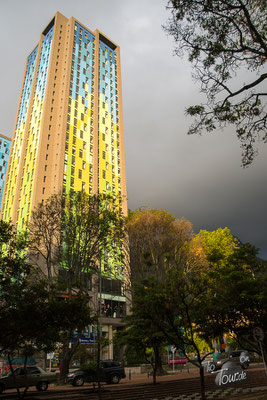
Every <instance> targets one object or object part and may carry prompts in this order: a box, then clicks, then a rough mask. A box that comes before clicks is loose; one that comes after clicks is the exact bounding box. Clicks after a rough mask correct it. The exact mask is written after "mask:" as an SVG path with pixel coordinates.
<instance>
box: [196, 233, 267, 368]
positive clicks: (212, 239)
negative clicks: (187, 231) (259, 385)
mask: <svg viewBox="0 0 267 400" xmlns="http://www.w3.org/2000/svg"><path fill="white" fill-rule="evenodd" d="M223 233H224V234H226V235H224V236H223ZM199 237H200V238H201V241H202V244H203V249H204V251H205V253H206V256H207V261H208V263H209V267H208V268H207V269H206V271H205V275H206V278H207V280H208V288H209V296H208V297H207V300H206V302H205V311H204V312H205V315H207V317H208V318H210V320H211V321H214V322H213V325H212V323H211V324H210V328H211V329H212V330H213V332H214V335H215V336H218V337H219V338H220V342H221V343H223V341H222V335H223V334H229V335H233V336H234V337H235V341H236V343H238V345H239V347H241V348H243V349H246V350H249V351H251V352H257V353H258V354H259V355H261V350H260V346H259V343H258V342H255V341H254V339H253V338H252V328H253V327H254V326H261V327H262V328H263V329H264V330H265V331H266V329H267V314H266V306H265V305H266V299H267V290H266V287H267V285H266V281H267V271H266V263H265V262H262V261H261V260H260V259H258V258H257V252H258V250H257V249H256V248H255V247H254V246H252V245H251V244H249V243H244V244H243V243H240V242H238V240H237V239H234V238H233V236H232V235H231V234H230V231H229V230H228V229H227V228H225V229H224V230H221V229H219V230H217V231H215V232H207V231H201V232H200V234H199ZM231 242H232V243H231ZM262 348H263V353H264V357H265V359H266V360H267V340H266V339H264V341H263V342H262Z"/></svg>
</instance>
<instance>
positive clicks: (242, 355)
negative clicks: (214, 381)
mask: <svg viewBox="0 0 267 400" xmlns="http://www.w3.org/2000/svg"><path fill="white" fill-rule="evenodd" d="M228 361H231V362H233V363H234V364H237V365H240V366H241V367H242V368H243V369H246V368H248V367H249V363H250V359H249V353H248V351H247V350H235V351H232V352H231V353H230V354H229V355H228V354H226V353H223V354H221V357H220V358H218V359H217V360H213V361H209V362H207V363H206V366H207V372H213V371H217V370H219V369H221V367H222V366H223V364H225V363H226V362H228Z"/></svg>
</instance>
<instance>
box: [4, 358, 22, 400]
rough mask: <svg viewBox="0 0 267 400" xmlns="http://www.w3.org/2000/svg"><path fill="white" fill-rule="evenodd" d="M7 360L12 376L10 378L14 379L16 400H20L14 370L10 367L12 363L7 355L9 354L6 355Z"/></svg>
mask: <svg viewBox="0 0 267 400" xmlns="http://www.w3.org/2000/svg"><path fill="white" fill-rule="evenodd" d="M7 358H8V364H9V367H10V371H11V374H12V378H13V379H14V383H15V386H16V390H17V395H18V399H21V396H20V390H19V387H18V384H17V380H16V377H15V375H14V369H13V366H12V361H11V358H10V354H9V353H8V354H7Z"/></svg>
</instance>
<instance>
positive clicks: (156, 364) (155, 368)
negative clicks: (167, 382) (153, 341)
mask: <svg viewBox="0 0 267 400" xmlns="http://www.w3.org/2000/svg"><path fill="white" fill-rule="evenodd" d="M153 350H154V355H155V362H154V365H153V385H156V383H157V381H156V380H157V371H158V368H159V365H160V362H161V360H160V351H159V348H158V347H154V348H153Z"/></svg>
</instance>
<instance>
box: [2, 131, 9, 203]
mask: <svg viewBox="0 0 267 400" xmlns="http://www.w3.org/2000/svg"><path fill="white" fill-rule="evenodd" d="M10 144H11V140H10V138H8V137H6V136H4V135H1V134H0V209H1V205H2V197H3V191H4V185H5V179H6V171H7V163H8V157H9V152H10Z"/></svg>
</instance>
